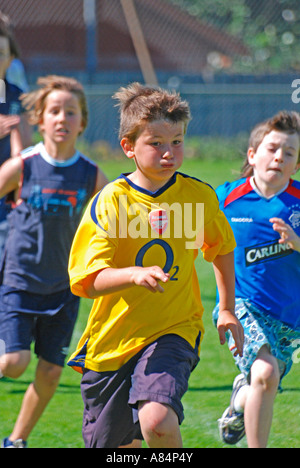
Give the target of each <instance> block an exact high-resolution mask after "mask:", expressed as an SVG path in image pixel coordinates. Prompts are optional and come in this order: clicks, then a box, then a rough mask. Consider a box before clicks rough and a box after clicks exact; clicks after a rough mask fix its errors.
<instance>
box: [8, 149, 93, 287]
mask: <svg viewBox="0 0 300 468" xmlns="http://www.w3.org/2000/svg"><path fill="white" fill-rule="evenodd" d="M21 157H22V161H23V175H22V186H21V188H20V194H19V199H21V203H18V204H17V206H15V208H14V209H13V210H12V212H11V213H10V215H9V217H8V220H9V234H8V238H7V242H6V246H5V253H4V259H3V264H2V276H3V284H4V285H6V286H9V287H11V288H16V289H18V290H23V291H27V292H31V293H34V294H46V295H49V294H52V293H56V292H59V291H63V290H65V289H68V288H69V276H68V260H69V252H70V248H71V244H72V241H73V237H74V235H75V232H76V229H77V227H78V224H79V222H80V219H81V216H82V213H83V210H84V208H85V205H86V204H87V202H88V201H89V199H90V198H91V196H92V195H93V194H94V192H95V186H96V179H97V166H96V165H95V164H94V163H93V162H92V161H90V160H88V159H87V158H86V157H84V156H83V155H82V154H80V153H79V152H76V153H75V155H74V156H73V157H72V158H71V159H69V160H67V161H63V162H60V161H56V160H54V159H53V158H51V157H50V156H49V155H48V153H47V152H46V149H45V147H44V144H43V143H39V144H38V145H36V146H34V147H33V148H29V149H28V150H26V151H25V152H24V153H23V154H22V156H21Z"/></svg>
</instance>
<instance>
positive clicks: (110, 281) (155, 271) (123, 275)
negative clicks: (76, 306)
mask: <svg viewBox="0 0 300 468" xmlns="http://www.w3.org/2000/svg"><path fill="white" fill-rule="evenodd" d="M169 278H170V275H169V274H167V273H164V271H163V270H162V269H161V268H160V267H158V266H153V267H147V268H144V267H128V268H105V269H104V270H101V271H97V272H96V273H94V274H93V275H90V276H88V277H87V278H86V279H85V280H84V281H83V284H82V285H83V288H84V290H85V291H86V293H87V295H88V296H89V297H90V298H91V299H96V298H97V297H99V296H104V295H106V294H112V293H114V292H117V291H121V290H123V289H127V288H130V287H132V286H134V285H136V286H143V287H145V288H146V289H148V290H149V291H151V292H153V293H155V292H160V293H163V292H164V289H163V287H162V286H161V285H160V284H159V281H162V282H163V283H166V282H167V281H168V280H169Z"/></svg>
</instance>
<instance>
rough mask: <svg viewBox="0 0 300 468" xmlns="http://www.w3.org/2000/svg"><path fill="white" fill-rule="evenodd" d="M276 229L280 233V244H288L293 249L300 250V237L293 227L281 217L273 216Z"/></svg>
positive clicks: (272, 220)
mask: <svg viewBox="0 0 300 468" xmlns="http://www.w3.org/2000/svg"><path fill="white" fill-rule="evenodd" d="M270 223H272V224H273V229H274V231H276V232H278V234H280V237H281V239H280V240H279V243H280V244H287V245H288V246H289V247H290V248H291V249H294V250H296V251H297V252H300V237H299V236H297V234H296V233H295V231H294V230H293V228H292V227H291V226H290V225H289V224H287V223H286V222H285V221H283V219H281V218H271V219H270Z"/></svg>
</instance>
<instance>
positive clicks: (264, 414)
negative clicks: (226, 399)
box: [244, 346, 280, 448]
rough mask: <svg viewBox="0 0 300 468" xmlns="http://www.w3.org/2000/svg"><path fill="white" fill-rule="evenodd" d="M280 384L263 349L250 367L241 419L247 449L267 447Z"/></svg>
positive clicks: (272, 359)
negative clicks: (243, 411)
mask: <svg viewBox="0 0 300 468" xmlns="http://www.w3.org/2000/svg"><path fill="white" fill-rule="evenodd" d="M279 381H280V372H279V366H278V361H277V359H276V358H275V357H274V356H272V354H271V353H270V351H269V349H268V347H267V346H263V347H262V348H261V349H260V351H259V352H258V355H257V359H256V360H255V361H254V363H253V365H252V367H251V384H250V387H249V390H248V393H247V396H246V401H245V413H244V418H245V428H246V436H247V442H248V447H249V448H265V447H266V446H267V443H268V438H269V434H270V429H271V424H272V417H273V405H274V400H275V397H276V393H277V390H278V385H279Z"/></svg>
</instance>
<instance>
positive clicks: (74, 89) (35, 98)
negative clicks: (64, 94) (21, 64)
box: [21, 75, 88, 130]
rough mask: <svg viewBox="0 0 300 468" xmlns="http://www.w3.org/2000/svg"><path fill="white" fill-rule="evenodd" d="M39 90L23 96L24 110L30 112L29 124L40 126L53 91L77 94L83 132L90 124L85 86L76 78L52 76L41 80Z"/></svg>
mask: <svg viewBox="0 0 300 468" xmlns="http://www.w3.org/2000/svg"><path fill="white" fill-rule="evenodd" d="M37 84H38V85H39V88H38V89H37V90H35V91H32V92H30V93H26V94H23V95H22V96H21V100H22V103H23V106H24V108H25V109H26V110H27V111H28V117H29V119H28V120H29V123H30V124H31V125H38V124H39V123H40V122H41V120H42V116H43V113H44V110H45V107H46V99H47V97H48V96H49V94H50V93H51V92H52V91H56V90H63V91H69V92H70V93H72V94H75V95H76V96H77V98H78V100H79V104H80V108H81V113H82V126H83V130H85V128H86V127H87V124H88V108H87V102H86V97H85V94H84V90H83V86H82V85H81V84H80V83H79V82H78V81H77V80H75V79H74V78H69V77H65V76H56V75H50V76H46V77H42V78H39V79H38V81H37Z"/></svg>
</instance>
